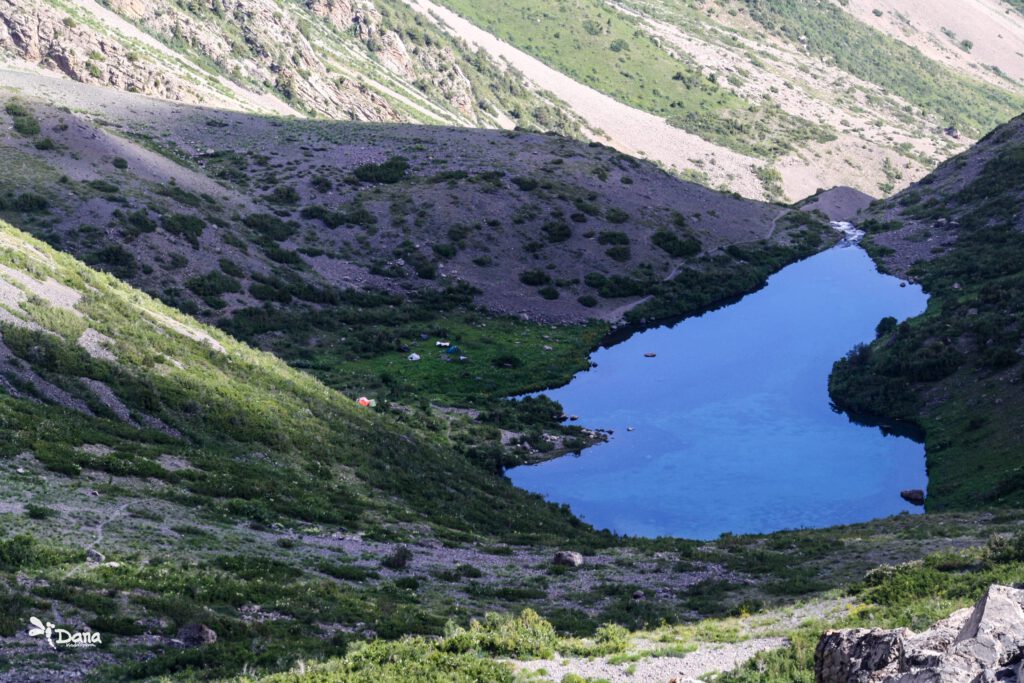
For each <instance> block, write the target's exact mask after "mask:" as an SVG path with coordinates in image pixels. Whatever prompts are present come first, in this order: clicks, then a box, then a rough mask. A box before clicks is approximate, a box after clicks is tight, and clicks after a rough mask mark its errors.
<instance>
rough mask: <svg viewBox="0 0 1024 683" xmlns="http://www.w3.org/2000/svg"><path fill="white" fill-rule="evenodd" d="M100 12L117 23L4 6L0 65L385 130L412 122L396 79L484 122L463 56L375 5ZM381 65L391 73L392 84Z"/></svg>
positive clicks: (159, 0)
mask: <svg viewBox="0 0 1024 683" xmlns="http://www.w3.org/2000/svg"><path fill="white" fill-rule="evenodd" d="M101 10H102V11H107V10H109V11H110V12H113V13H115V14H116V15H117V17H113V15H107V16H108V17H112V19H111V20H114V19H116V20H118V21H117V25H116V26H113V25H110V26H108V23H109V22H106V21H102V20H100V21H83V20H81V19H80V18H78V19H76V18H75V17H73V16H71V15H70V14H68V13H67V12H66V11H64V10H63V9H62V8H59V7H56V6H53V5H50V4H47V3H45V2H41V0H0V56H3V55H11V56H14V57H16V58H18V59H21V60H24V61H26V62H29V63H31V64H33V65H36V66H39V67H43V68H46V69H53V70H55V71H60V72H61V73H63V74H64V75H65V76H67V77H69V78H71V79H73V80H76V81H80V82H84V83H95V84H102V85H107V86H113V87H115V88H119V89H121V90H126V91H129V92H139V93H143V94H146V95H153V96H156V97H161V98H165V99H170V100H177V101H181V102H185V103H189V104H214V105H218V106H228V107H232V108H234V107H238V106H239V105H241V107H242V108H249V109H254V110H257V111H263V110H267V111H272V112H274V113H296V112H302V111H305V112H309V113H315V114H316V115H322V116H327V117H329V118H334V119H352V120H358V121H375V122H387V121H391V122H393V121H404V120H409V117H408V115H407V114H406V113H404V112H403V111H402V110H401V106H399V105H398V100H397V99H395V98H396V97H397V96H395V95H393V94H390V91H389V88H390V87H391V86H388V85H387V83H386V81H388V80H389V79H390V78H396V79H397V80H398V82H400V83H403V84H404V85H405V87H406V88H407V91H408V92H417V91H418V92H420V93H422V94H423V96H424V97H425V99H428V100H429V101H431V102H433V103H436V104H439V105H440V107H438V108H436V110H435V111H436V112H442V111H444V110H447V113H448V115H449V116H450V117H451V118H452V121H453V122H455V121H456V120H457V118H456V117H458V118H460V119H462V120H463V121H464V122H468V123H471V124H474V125H476V124H481V121H480V120H479V112H478V111H477V106H476V105H477V97H476V95H475V94H474V89H473V83H472V82H471V81H470V79H469V77H468V76H467V75H466V73H465V71H464V66H465V62H464V61H463V58H462V57H460V56H459V55H457V54H456V53H455V52H454V51H453V50H452V48H451V47H450V46H448V45H445V44H443V43H441V42H438V41H437V40H434V39H431V38H428V37H426V36H424V35H423V33H422V30H420V31H419V32H416V33H415V36H416V37H410V35H409V34H408V33H407V32H403V31H402V30H401V29H400V27H397V26H393V25H391V24H392V23H393V22H389V21H388V20H387V19H386V18H385V17H384V16H383V15H382V14H381V12H380V10H379V9H378V8H377V7H376V6H375V5H374V4H373V3H372V2H366V1H362V2H354V1H353V0H307V3H306V6H305V7H304V8H302V9H301V10H297V11H296V12H295V13H293V12H282V11H281V7H280V6H279V5H278V4H277V3H275V2H273V1H272V0H224V1H223V2H218V3H216V4H215V5H214V6H211V7H205V6H203V5H202V4H199V5H181V4H176V3H174V2H171V1H170V0H153V1H152V2H141V0H110V1H109V2H108V3H105V4H104V7H103V8H101ZM101 10H100V9H98V10H96V11H101ZM300 13H304V14H300ZM101 19H102V17H101ZM120 20H123V22H122V21H120ZM318 25H319V28H318ZM143 28H144V30H143ZM323 41H328V43H329V44H330V45H331V48H332V49H331V50H326V51H325V50H324V49H323V48H322V46H318V45H319V43H320V42H323ZM334 53H338V54H344V55H347V57H346V60H347V61H345V60H341V58H336V57H332V54H334ZM193 57H197V58H198V60H199V61H195V60H194V59H193ZM339 60H341V61H339ZM342 62H344V63H342ZM374 62H375V63H376V64H377V65H379V66H380V67H382V68H383V70H384V71H385V72H387V73H388V74H390V75H391V76H385V77H383V80H382V78H381V76H380V75H379V74H376V73H375V69H374V67H373V64H374ZM357 74H358V77H356V75H357ZM382 83H384V85H381V84H382ZM414 104H415V103H414ZM483 123H485V124H486V123H487V122H486V121H484V122H483Z"/></svg>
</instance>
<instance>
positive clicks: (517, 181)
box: [512, 176, 540, 192]
mask: <svg viewBox="0 0 1024 683" xmlns="http://www.w3.org/2000/svg"><path fill="white" fill-rule="evenodd" d="M512 184H513V185H515V186H516V187H518V188H519V189H520V190H523V191H524V192H529V191H530V190H536V189H537V187H539V186H540V183H538V182H537V181H536V180H534V179H533V178H525V177H523V176H519V177H517V178H513V179H512Z"/></svg>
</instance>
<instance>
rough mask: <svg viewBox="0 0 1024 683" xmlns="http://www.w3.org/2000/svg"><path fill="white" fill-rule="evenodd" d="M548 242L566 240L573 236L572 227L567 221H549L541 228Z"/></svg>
mask: <svg viewBox="0 0 1024 683" xmlns="http://www.w3.org/2000/svg"><path fill="white" fill-rule="evenodd" d="M541 230H542V231H544V236H545V237H546V238H547V240H548V242H551V243H553V244H554V243H558V242H565V241H566V240H568V239H569V238H570V237H572V228H570V227H569V225H568V224H567V223H566V222H565V221H548V222H547V223H545V224H544V226H543V227H542V228H541Z"/></svg>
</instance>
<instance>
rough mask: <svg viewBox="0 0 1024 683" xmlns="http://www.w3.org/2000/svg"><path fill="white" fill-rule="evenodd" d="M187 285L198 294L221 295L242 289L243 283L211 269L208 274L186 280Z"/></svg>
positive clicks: (204, 295)
mask: <svg viewBox="0 0 1024 683" xmlns="http://www.w3.org/2000/svg"><path fill="white" fill-rule="evenodd" d="M185 286H186V287H188V288H189V289H190V290H191V291H192V292H194V293H195V294H196V295H198V296H203V297H206V296H220V295H222V294H233V293H237V292H241V291H242V284H241V283H240V282H239V281H238V280H236V279H235V278H233V277H231V276H230V275H225V274H224V273H222V272H221V271H219V270H211V271H210V272H209V273H207V274H206V275H197V276H196V277H193V278H190V279H189V280H187V281H186V282H185Z"/></svg>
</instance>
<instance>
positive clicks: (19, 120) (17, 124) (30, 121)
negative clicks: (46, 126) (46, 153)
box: [14, 115, 41, 137]
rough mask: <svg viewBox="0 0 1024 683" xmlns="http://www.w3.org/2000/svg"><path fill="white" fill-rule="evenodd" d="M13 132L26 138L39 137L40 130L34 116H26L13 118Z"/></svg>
mask: <svg viewBox="0 0 1024 683" xmlns="http://www.w3.org/2000/svg"><path fill="white" fill-rule="evenodd" d="M14 130H15V131H17V132H18V133H21V134H22V135H24V136H26V137H32V136H33V135H39V131H40V130H41V128H40V126H39V121H38V120H37V119H36V118H35V117H34V116H31V115H28V116H15V117H14Z"/></svg>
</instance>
